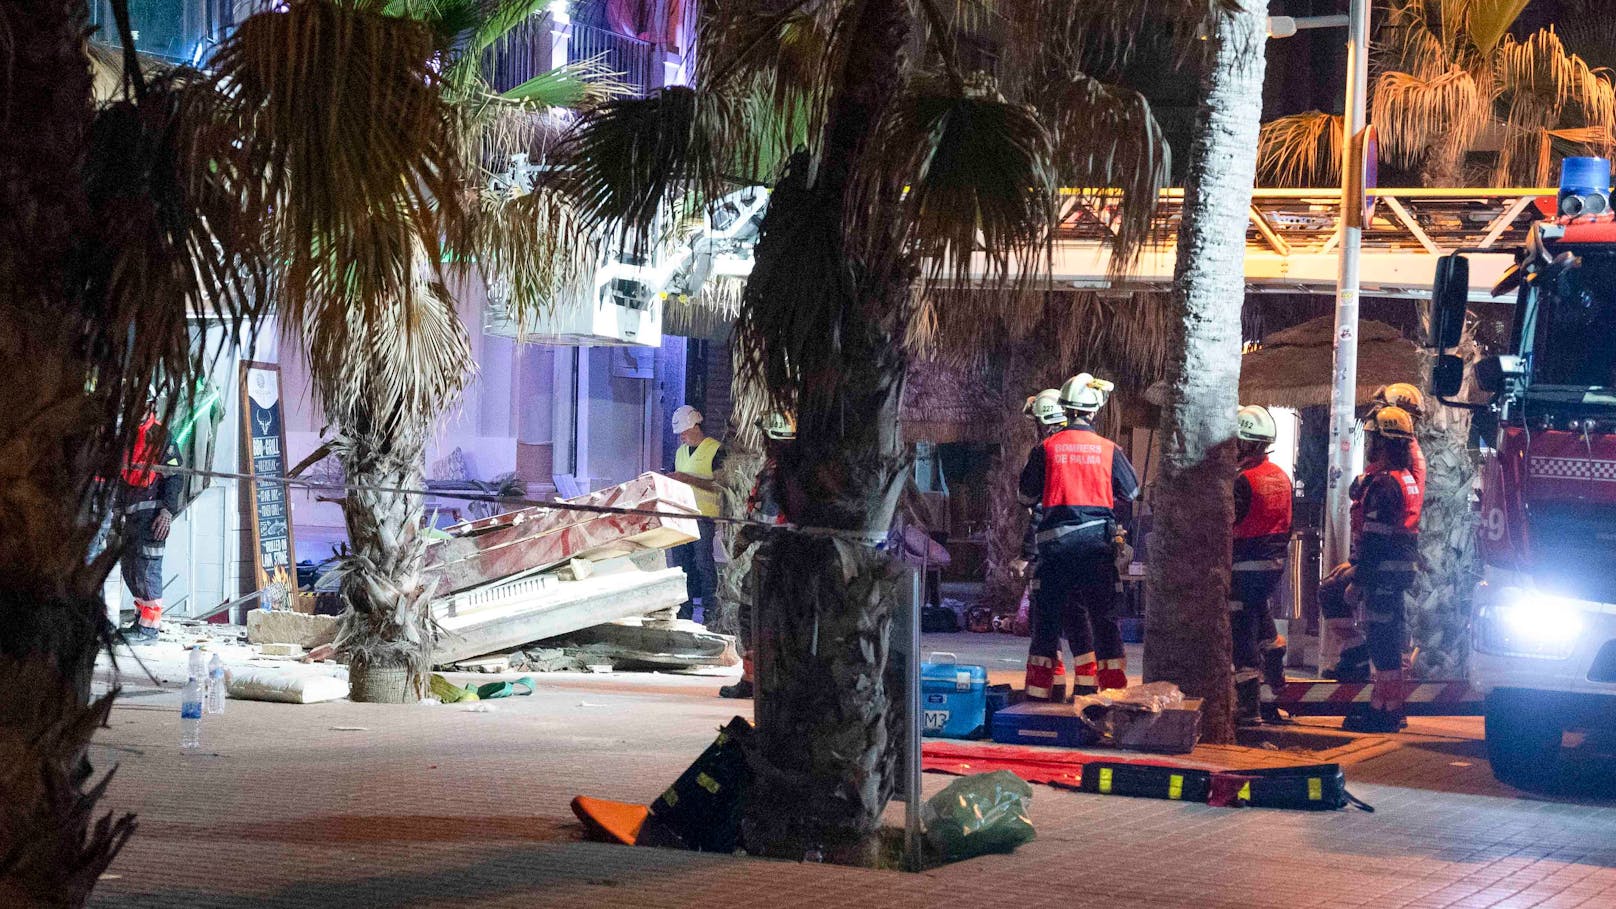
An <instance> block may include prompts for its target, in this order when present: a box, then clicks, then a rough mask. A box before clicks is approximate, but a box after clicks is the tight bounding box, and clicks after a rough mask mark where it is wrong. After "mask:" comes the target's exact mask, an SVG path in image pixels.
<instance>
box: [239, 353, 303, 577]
mask: <svg viewBox="0 0 1616 909" xmlns="http://www.w3.org/2000/svg"><path fill="white" fill-rule="evenodd" d="M283 413H284V412H283V409H282V407H281V368H280V367H279V366H277V365H276V364H274V363H253V362H243V363H242V364H241V419H242V433H241V438H242V442H243V444H242V460H243V461H244V462H245V464H244V468H245V472H246V473H248V474H251V475H252V478H253V479H252V489H251V490H250V491H249V492H248V495H247V502H248V506H249V508H250V509H251V512H252V539H253V547H252V550H253V565H254V567H255V568H256V569H257V577H258V589H259V590H262V589H264V588H265V587H268V586H269V585H270V584H284V585H286V586H285V589H286V592H287V594H288V595H290V594H291V593H292V591H294V590H296V589H297V575H296V573H295V572H294V571H293V568H292V562H293V549H292V510H291V501H290V500H289V497H288V496H287V487H286V482H285V481H284V480H282V479H281V478H282V477H284V476H286V430H285V425H284V422H283V420H282V416H283ZM261 477H262V478H264V479H260V478H261Z"/></svg>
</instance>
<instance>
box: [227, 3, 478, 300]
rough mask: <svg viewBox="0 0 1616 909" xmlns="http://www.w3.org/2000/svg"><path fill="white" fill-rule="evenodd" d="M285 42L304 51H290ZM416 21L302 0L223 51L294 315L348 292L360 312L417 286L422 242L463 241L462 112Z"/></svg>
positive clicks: (254, 20)
mask: <svg viewBox="0 0 1616 909" xmlns="http://www.w3.org/2000/svg"><path fill="white" fill-rule="evenodd" d="M288 49H295V52H292V53H289V52H288ZM435 52H436V39H435V36H434V34H433V32H432V31H431V30H430V29H429V28H428V27H426V26H425V25H422V24H421V23H419V22H415V21H411V20H406V19H399V18H394V17H388V16H384V15H381V14H380V13H378V12H373V11H369V10H366V9H361V8H358V7H354V6H348V5H343V4H334V3H325V2H312V0H296V2H293V3H291V4H290V5H289V6H287V7H286V9H285V11H284V12H271V13H260V14H258V15H255V16H253V17H251V18H249V19H247V20H246V21H245V22H243V23H242V24H241V26H240V27H239V28H238V29H237V30H236V31H235V33H234V34H232V35H231V36H230V38H228V39H226V41H225V42H224V43H223V44H221V45H220V47H219V49H218V51H217V53H216V54H215V56H214V74H213V75H214V80H215V85H216V86H217V88H218V91H219V92H220V93H221V94H222V95H224V96H225V97H226V98H227V99H228V102H229V106H230V107H231V108H232V110H231V116H233V118H234V119H235V121H236V123H237V125H238V129H239V131H240V134H241V135H242V136H244V137H246V144H247V150H248V154H249V159H250V160H251V162H252V163H253V165H254V166H255V167H256V169H257V172H258V173H261V174H262V175H263V177H262V179H261V181H259V182H257V183H256V184H252V185H250V187H249V188H250V189H251V191H252V192H253V193H254V194H255V196H256V198H257V199H258V200H259V203H258V204H260V205H261V206H262V207H263V209H265V210H269V211H273V212H274V215H275V225H274V227H275V233H276V238H277V242H278V246H279V248H278V250H277V252H278V254H279V255H280V256H281V257H282V259H283V260H284V268H283V269H282V274H283V283H282V287H281V301H280V302H281V304H282V305H283V306H284V307H285V311H286V312H287V314H288V315H289V316H290V318H289V319H288V324H290V325H297V324H298V323H300V322H302V321H304V320H303V318H302V317H303V314H304V311H305V310H306V309H308V308H310V307H311V306H317V305H320V304H318V303H317V302H316V301H313V300H312V299H311V298H312V297H313V296H314V295H315V294H317V293H321V292H331V291H333V290H338V289H340V292H342V293H343V294H344V295H345V298H346V299H348V300H350V301H352V303H353V305H354V306H355V307H357V308H358V309H359V310H360V311H361V313H363V314H364V315H367V316H369V315H375V316H378V317H379V316H380V315H381V313H380V312H378V311H377V307H381V306H383V305H384V304H383V303H382V302H380V301H385V300H390V299H396V298H398V297H399V296H400V295H407V294H408V293H409V292H410V290H409V289H410V288H411V287H412V286H413V285H414V284H415V283H416V281H417V276H416V275H415V271H414V269H415V263H414V262H413V261H412V259H411V257H410V256H409V255H408V254H407V251H408V250H409V249H410V248H411V246H412V244H413V243H415V242H416V241H418V240H421V241H426V242H430V243H432V244H434V245H435V244H436V243H437V241H438V238H440V237H441V238H445V239H447V240H448V242H449V245H450V246H451V247H456V248H458V247H461V246H463V245H464V243H463V237H464V233H465V231H466V219H465V217H464V211H463V208H462V202H461V199H462V187H463V186H464V184H465V175H464V173H463V166H462V158H461V156H460V146H459V144H458V142H459V139H460V133H459V131H458V115H457V113H456V111H455V110H454V109H453V107H452V106H451V105H450V104H449V103H448V102H447V100H446V99H445V97H444V93H443V90H442V83H441V82H440V80H439V79H438V78H437V75H436V73H435V72H434V69H433V61H434V59H435V57H434V54H435Z"/></svg>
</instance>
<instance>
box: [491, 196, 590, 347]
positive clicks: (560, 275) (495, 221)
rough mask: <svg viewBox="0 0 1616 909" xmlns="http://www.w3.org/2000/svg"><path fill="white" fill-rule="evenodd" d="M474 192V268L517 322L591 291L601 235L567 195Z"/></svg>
mask: <svg viewBox="0 0 1616 909" xmlns="http://www.w3.org/2000/svg"><path fill="white" fill-rule="evenodd" d="M480 195H481V199H480V212H479V214H478V218H477V230H476V234H475V237H476V240H475V245H474V247H473V250H474V252H475V254H476V257H477V261H478V271H479V272H481V273H482V277H483V280H484V281H485V282H487V284H488V285H489V287H490V288H491V289H497V291H498V292H497V293H495V294H494V295H495V296H501V297H503V298H504V300H505V301H506V302H505V306H506V307H507V310H508V312H509V313H510V315H511V317H512V318H513V319H515V320H516V321H517V322H518V324H522V323H525V322H526V321H527V319H528V317H530V316H539V315H544V314H547V313H549V312H550V311H551V310H552V309H553V307H554V306H556V305H557V304H558V303H559V302H562V301H566V300H574V299H583V298H587V297H588V295H589V294H590V293H592V292H593V290H594V287H593V283H592V282H593V279H594V275H595V268H596V267H597V266H598V265H599V263H600V262H601V261H602V259H603V258H604V250H603V247H604V242H603V239H604V238H603V234H602V231H600V230H594V229H589V228H588V227H587V226H586V225H585V224H584V223H583V221H582V219H581V218H580V217H579V215H578V212H577V210H576V208H575V207H574V203H573V200H572V199H571V198H570V197H568V196H567V195H565V194H563V193H561V192H558V191H556V190H554V189H552V188H548V187H540V188H539V189H538V190H537V191H535V192H531V193H527V194H525V195H522V196H520V197H518V198H514V199H509V198H505V197H504V196H502V195H500V194H497V193H494V192H491V191H486V190H485V191H484V192H482V193H481V194H480Z"/></svg>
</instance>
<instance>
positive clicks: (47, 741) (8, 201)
mask: <svg viewBox="0 0 1616 909" xmlns="http://www.w3.org/2000/svg"><path fill="white" fill-rule="evenodd" d="M86 12H87V8H86V6H85V5H84V4H83V3H77V2H71V0H68V2H48V3H31V4H6V5H5V7H4V8H3V9H0V35H4V36H5V37H4V39H3V40H0V71H3V72H4V73H5V76H4V78H0V123H3V124H4V126H3V127H0V358H3V359H0V362H5V363H8V364H10V365H11V366H12V369H11V370H10V376H9V378H8V380H7V381H6V383H5V384H4V387H3V390H0V439H3V440H4V442H3V444H4V449H3V451H4V453H3V456H0V687H3V688H4V690H6V691H7V692H10V693H11V694H12V696H11V697H8V698H7V699H6V703H5V704H4V705H3V706H0V730H3V734H0V905H6V906H80V905H83V904H84V902H85V900H87V899H88V897H89V894H90V890H91V888H92V887H94V885H95V882H96V881H97V880H98V879H99V878H100V876H101V873H102V872H103V871H105V870H106V868H107V865H108V864H110V863H111V861H112V859H113V857H114V856H115V855H116V854H117V852H118V850H119V849H121V848H122V846H123V843H124V842H125V841H126V840H127V839H128V837H129V834H130V833H131V832H132V831H133V829H134V824H133V819H132V817H130V816H125V817H124V818H122V819H120V820H118V821H117V822H116V823H115V824H114V823H111V822H110V819H106V820H103V821H102V822H101V824H102V826H100V827H99V828H95V827H94V825H95V822H96V818H95V816H94V809H95V803H96V801H97V800H98V799H99V798H100V796H101V792H102V789H103V787H104V785H105V784H104V783H103V784H101V785H97V786H87V782H88V781H87V779H86V774H87V773H88V771H89V767H88V764H86V763H85V762H84V753H85V748H86V747H87V746H88V744H89V738H90V736H91V734H92V733H93V732H94V730H95V729H96V728H97V727H98V726H99V725H101V722H102V721H103V720H104V719H105V717H106V712H107V710H108V709H109V708H110V705H111V701H110V699H103V700H102V701H100V702H99V703H97V704H96V705H94V706H87V705H88V704H89V699H90V678H91V674H92V672H93V670H94V667H95V658H96V654H97V652H98V651H99V648H100V644H101V642H102V640H103V638H104V629H105V627H106V619H105V608H106V607H105V605H104V604H103V602H102V599H101V593H100V586H101V582H102V580H103V579H104V578H105V576H106V573H107V571H106V569H107V563H106V562H105V560H102V561H101V563H100V564H99V565H97V566H91V565H87V564H86V562H87V558H88V555H89V550H90V547H91V545H92V541H93V540H94V537H95V525H96V519H97V515H96V514H95V511H96V509H92V507H91V504H92V503H91V500H90V490H91V487H92V484H93V481H94V476H95V474H96V472H97V465H96V463H95V461H94V459H93V455H92V452H94V451H96V450H97V445H98V442H97V436H98V435H100V434H101V433H102V431H104V430H105V429H106V427H107V422H106V421H107V420H109V419H110V418H111V416H112V415H111V412H110V410H109V409H108V408H106V407H104V406H102V405H103V404H104V403H105V402H104V400H102V399H100V398H98V397H95V396H91V395H87V394H86V393H85V389H86V387H87V383H88V380H89V378H90V375H91V373H90V371H89V362H88V360H87V357H86V354H87V351H86V350H85V345H84V339H83V336H82V334H81V333H80V332H79V331H78V330H77V329H78V328H79V327H80V326H81V325H82V323H81V321H80V313H81V311H82V310H81V308H80V307H81V306H82V303H81V301H80V300H78V299H76V298H74V296H73V291H72V290H71V287H72V281H71V280H70V278H69V275H70V274H71V273H72V272H73V269H74V265H75V262H74V259H75V256H77V255H79V254H80V253H81V250H80V249H79V248H78V244H79V242H80V238H82V237H84V236H86V234H87V230H86V227H87V225H88V223H89V221H90V217H91V212H90V204H89V199H88V196H87V193H86V187H85V181H84V162H85V153H86V149H87V147H88V140H89V133H90V124H91V119H92V106H91V86H90V70H89V65H88V60H87V57H86V48H85V44H84V36H85V34H86V26H87V23H86V21H85V20H86ZM114 384H115V382H114V381H113V380H111V379H109V380H108V381H107V382H105V383H104V384H103V386H102V387H103V388H105V387H106V386H110V385H114ZM92 829H94V832H93V833H92Z"/></svg>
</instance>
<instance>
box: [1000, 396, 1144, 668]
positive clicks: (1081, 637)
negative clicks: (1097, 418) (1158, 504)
mask: <svg viewBox="0 0 1616 909" xmlns="http://www.w3.org/2000/svg"><path fill="white" fill-rule="evenodd" d="M1110 389H1111V384H1110V383H1109V382H1104V381H1102V380H1098V379H1095V378H1093V377H1092V376H1089V375H1087V374H1082V375H1077V376H1073V377H1072V378H1071V379H1070V380H1069V381H1067V383H1066V384H1065V385H1064V386H1063V387H1062V388H1061V392H1060V405H1061V407H1062V408H1063V409H1065V410H1066V411H1067V415H1068V418H1069V425H1068V426H1067V427H1066V428H1065V429H1063V430H1061V431H1060V432H1057V433H1055V434H1053V435H1051V436H1050V437H1049V438H1047V439H1045V440H1044V441H1043V442H1042V443H1041V444H1039V445H1037V446H1035V447H1034V448H1033V450H1032V453H1031V454H1030V455H1029V456H1028V458H1027V466H1026V467H1025V468H1024V469H1023V470H1022V472H1021V484H1020V485H1021V501H1022V504H1024V505H1027V506H1029V507H1030V506H1032V505H1034V504H1037V505H1040V506H1042V509H1043V516H1042V517H1041V518H1040V519H1039V522H1038V536H1037V542H1038V569H1037V574H1036V576H1035V578H1034V580H1036V581H1037V583H1038V592H1037V601H1036V602H1037V606H1036V610H1037V616H1038V621H1039V623H1040V624H1041V625H1043V626H1045V627H1044V630H1043V631H1041V632H1037V633H1035V634H1034V639H1035V640H1036V641H1038V642H1039V643H1038V646H1037V649H1038V651H1039V652H1035V653H1033V655H1032V656H1031V657H1030V658H1029V659H1028V662H1027V696H1028V697H1029V698H1032V699H1036V700H1048V699H1049V697H1050V695H1051V690H1050V689H1051V685H1052V683H1053V679H1054V662H1055V651H1056V649H1057V647H1058V646H1059V641H1060V633H1059V629H1058V628H1057V624H1058V625H1059V626H1063V627H1064V629H1065V631H1066V641H1067V643H1068V644H1069V645H1070V646H1071V648H1072V664H1073V666H1072V671H1073V676H1074V678H1073V688H1072V693H1073V694H1077V695H1083V694H1092V693H1094V692H1095V691H1096V690H1097V689H1098V688H1123V687H1126V686H1127V684H1128V676H1127V663H1126V659H1125V656H1124V652H1123V648H1122V631H1121V629H1120V628H1119V627H1118V626H1117V617H1116V607H1117V601H1118V598H1119V594H1118V591H1117V587H1118V586H1119V585H1118V578H1117V568H1116V555H1115V549H1114V543H1113V540H1114V539H1116V538H1117V536H1118V534H1117V532H1116V531H1117V527H1118V525H1119V523H1120V522H1119V520H1118V515H1117V512H1116V509H1117V508H1118V507H1119V506H1122V507H1126V506H1127V504H1128V503H1130V502H1132V501H1133V500H1134V498H1135V497H1136V496H1137V495H1138V494H1139V480H1138V477H1137V476H1136V475H1135V474H1134V470H1133V465H1132V464H1130V463H1128V458H1127V456H1126V455H1124V454H1123V453H1122V451H1121V450H1120V449H1118V447H1117V445H1116V443H1115V442H1112V441H1111V440H1110V439H1107V438H1105V437H1103V436H1101V435H1100V434H1099V433H1097V432H1095V431H1094V427H1093V426H1092V425H1091V424H1090V422H1089V421H1090V419H1092V418H1093V416H1094V414H1095V412H1096V411H1098V410H1099V409H1100V406H1101V405H1102V404H1104V403H1105V396H1106V393H1107V392H1109V391H1110Z"/></svg>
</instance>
